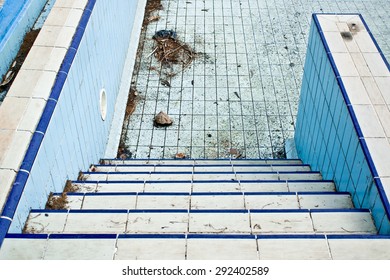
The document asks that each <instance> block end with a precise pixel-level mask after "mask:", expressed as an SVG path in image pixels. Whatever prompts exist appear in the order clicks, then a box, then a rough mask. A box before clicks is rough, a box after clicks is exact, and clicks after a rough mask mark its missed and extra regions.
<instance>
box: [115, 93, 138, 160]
mask: <svg viewBox="0 0 390 280" xmlns="http://www.w3.org/2000/svg"><path fill="white" fill-rule="evenodd" d="M140 99H141V97H140V96H139V95H138V92H137V90H136V89H135V88H134V87H131V88H130V92H129V95H128V99H127V104H126V111H125V118H124V121H123V127H122V131H125V128H126V127H127V126H128V124H129V121H130V116H131V115H132V114H133V113H134V111H135V109H136V108H137V103H138V101H139V100H140ZM125 143H126V134H124V133H122V135H121V139H120V141H119V147H118V152H117V158H120V159H128V158H131V157H132V153H131V152H130V151H129V150H128V149H127V147H126V145H125Z"/></svg>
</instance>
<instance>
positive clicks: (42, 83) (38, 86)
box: [7, 69, 56, 100]
mask: <svg viewBox="0 0 390 280" xmlns="http://www.w3.org/2000/svg"><path fill="white" fill-rule="evenodd" d="M55 78H56V73H55V72H50V71H40V70H23V69H21V70H20V71H19V72H18V75H17V76H16V78H15V80H14V82H13V83H12V86H11V88H10V90H9V92H8V93H7V96H9V97H35V98H43V99H45V100H47V99H48V98H49V95H50V92H51V88H52V87H53V85H54V81H55Z"/></svg>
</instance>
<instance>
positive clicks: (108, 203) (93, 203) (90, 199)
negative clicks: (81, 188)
mask: <svg viewBox="0 0 390 280" xmlns="http://www.w3.org/2000/svg"><path fill="white" fill-rule="evenodd" d="M136 200H137V196H136V195H97V196H95V195H86V196H85V197H84V202H83V205H82V209H134V208H135V203H136Z"/></svg>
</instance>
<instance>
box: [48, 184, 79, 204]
mask: <svg viewBox="0 0 390 280" xmlns="http://www.w3.org/2000/svg"><path fill="white" fill-rule="evenodd" d="M78 189H79V188H78V187H77V186H75V185H73V184H72V181H71V180H67V181H66V183H65V187H64V190H63V192H62V193H61V195H59V196H54V194H53V193H52V192H51V193H50V194H49V198H48V199H47V202H46V206H45V209H48V210H63V209H66V208H67V207H66V206H67V204H68V195H67V194H68V193H71V192H76V191H78Z"/></svg>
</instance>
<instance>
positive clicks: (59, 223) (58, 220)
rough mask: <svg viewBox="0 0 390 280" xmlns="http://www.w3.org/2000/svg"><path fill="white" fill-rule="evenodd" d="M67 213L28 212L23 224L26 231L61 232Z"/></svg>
mask: <svg viewBox="0 0 390 280" xmlns="http://www.w3.org/2000/svg"><path fill="white" fill-rule="evenodd" d="M66 217H67V213H30V215H29V217H28V220H27V224H26V226H25V229H26V232H27V233H61V232H62V231H63V229H64V225H65V222H66Z"/></svg>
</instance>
